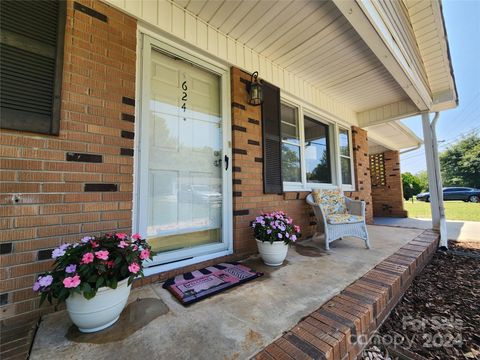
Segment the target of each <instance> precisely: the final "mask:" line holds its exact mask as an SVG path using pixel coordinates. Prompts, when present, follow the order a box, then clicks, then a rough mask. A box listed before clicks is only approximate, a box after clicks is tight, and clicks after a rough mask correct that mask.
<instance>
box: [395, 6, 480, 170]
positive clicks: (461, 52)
mask: <svg viewBox="0 0 480 360" xmlns="http://www.w3.org/2000/svg"><path fill="white" fill-rule="evenodd" d="M442 4H443V15H444V18H445V24H446V28H447V35H448V42H449V45H450V56H451V58H452V64H453V71H454V75H455V80H456V84H457V91H458V98H459V106H458V107H457V108H455V109H451V110H446V111H442V112H441V113H440V119H439V120H438V122H437V139H438V142H439V144H438V145H439V151H440V152H441V151H442V150H445V149H446V148H447V147H448V146H449V145H452V144H454V143H455V142H456V141H458V140H459V139H461V138H462V136H464V135H465V134H469V133H471V132H472V131H475V130H477V132H478V133H479V134H480V20H479V19H480V1H478V0H443V2H442ZM431 118H433V114H432V115H431ZM402 122H403V123H404V124H405V125H407V126H408V127H409V128H410V129H412V130H413V132H414V133H415V134H417V136H418V137H419V138H421V139H423V132H422V121H421V118H420V116H414V117H411V118H408V119H405V120H402ZM400 160H401V162H400V166H401V170H402V173H403V172H407V171H408V172H411V173H413V174H415V173H417V172H418V171H421V170H426V169H427V165H426V162H425V150H424V148H423V146H422V147H421V148H420V149H418V150H416V151H411V152H408V153H406V154H403V155H401V156H400Z"/></svg>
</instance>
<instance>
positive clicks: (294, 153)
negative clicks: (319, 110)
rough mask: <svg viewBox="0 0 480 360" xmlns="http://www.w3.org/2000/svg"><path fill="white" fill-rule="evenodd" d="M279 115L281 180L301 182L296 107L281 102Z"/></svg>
mask: <svg viewBox="0 0 480 360" xmlns="http://www.w3.org/2000/svg"><path fill="white" fill-rule="evenodd" d="M280 116H281V131H282V177H283V181H286V182H301V181H302V177H301V162H300V153H301V151H300V135H299V124H298V112H297V109H296V108H294V107H290V106H287V105H285V104H282V105H281V115H280Z"/></svg>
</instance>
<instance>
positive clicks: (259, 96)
mask: <svg viewBox="0 0 480 360" xmlns="http://www.w3.org/2000/svg"><path fill="white" fill-rule="evenodd" d="M247 92H248V95H249V96H250V97H249V99H248V103H249V104H250V105H254V106H257V105H261V104H262V102H263V92H262V85H261V84H260V83H259V82H258V71H255V72H254V73H252V75H251V78H250V83H248V84H247Z"/></svg>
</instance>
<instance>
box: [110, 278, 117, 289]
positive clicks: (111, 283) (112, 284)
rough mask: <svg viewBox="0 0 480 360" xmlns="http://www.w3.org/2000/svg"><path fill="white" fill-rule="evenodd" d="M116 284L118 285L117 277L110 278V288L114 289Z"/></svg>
mask: <svg viewBox="0 0 480 360" xmlns="http://www.w3.org/2000/svg"><path fill="white" fill-rule="evenodd" d="M117 285H118V281H117V279H115V278H114V279H112V281H110V288H111V289H116V288H117Z"/></svg>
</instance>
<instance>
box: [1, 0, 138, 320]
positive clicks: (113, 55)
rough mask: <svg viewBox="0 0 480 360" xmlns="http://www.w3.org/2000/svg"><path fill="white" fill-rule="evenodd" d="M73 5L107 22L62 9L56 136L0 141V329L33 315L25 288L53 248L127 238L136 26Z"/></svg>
mask: <svg viewBox="0 0 480 360" xmlns="http://www.w3.org/2000/svg"><path fill="white" fill-rule="evenodd" d="M80 3H82V4H84V5H86V6H88V7H90V8H92V9H94V10H96V11H98V12H100V13H102V14H104V15H106V16H107V18H108V19H107V22H104V21H102V20H99V19H98V18H95V17H92V16H89V15H87V14H85V13H83V12H80V11H78V10H74V9H73V1H68V3H67V22H66V31H65V32H66V34H65V57H64V72H63V84H62V105H61V121H60V134H59V136H44V135H38V134H32V133H26V132H15V131H6V130H2V131H1V134H0V145H1V147H0V161H1V163H0V168H1V169H2V171H1V172H0V193H1V195H0V202H1V203H0V218H1V220H0V227H1V233H0V241H1V245H2V247H1V249H2V255H1V269H0V293H1V299H2V304H1V305H3V306H2V307H1V316H2V318H3V319H5V318H8V317H12V316H14V315H17V314H25V313H28V312H30V314H29V315H28V316H30V315H31V316H35V315H38V313H39V311H40V310H38V309H37V308H38V297H37V296H36V294H34V293H33V292H32V290H31V286H32V284H33V281H34V279H35V276H36V273H39V272H42V271H45V270H47V269H49V268H50V266H51V264H52V261H51V260H50V256H51V250H52V248H53V247H55V246H58V245H60V244H61V243H63V242H71V241H78V239H79V238H80V236H81V234H84V233H92V232H99V231H112V230H124V231H130V226H131V208H132V173H133V157H132V154H133V150H132V149H133V128H134V106H133V105H134V100H133V98H134V96H135V49H136V21H135V20H134V19H133V18H130V17H128V16H125V15H123V14H122V13H121V12H119V11H117V10H115V9H113V8H111V7H109V6H107V5H105V4H103V3H101V2H99V1H88V0H82V1H80ZM42 311H48V308H46V307H43V308H42Z"/></svg>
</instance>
